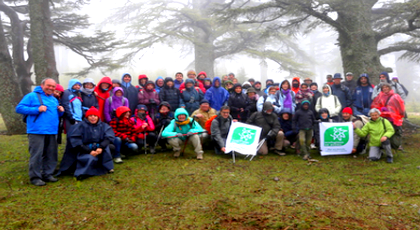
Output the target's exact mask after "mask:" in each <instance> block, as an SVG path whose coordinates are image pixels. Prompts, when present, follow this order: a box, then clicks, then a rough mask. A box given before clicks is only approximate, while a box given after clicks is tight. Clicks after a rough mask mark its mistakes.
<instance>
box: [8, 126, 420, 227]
mask: <svg viewBox="0 0 420 230" xmlns="http://www.w3.org/2000/svg"><path fill="white" fill-rule="evenodd" d="M416 121H417V120H416ZM0 139H1V141H0V216H1V218H0V229H29V228H31V229H32V228H33V229H285V228H288V229H419V228H420V180H419V175H420V169H418V168H417V166H420V158H419V156H418V149H419V148H420V135H419V134H413V135H412V136H410V137H406V138H405V140H404V142H405V144H404V145H405V149H406V152H404V153H398V154H397V155H396V156H395V159H394V161H395V163H394V164H387V163H385V160H384V159H382V160H381V161H379V162H369V161H366V159H365V158H366V155H365V156H363V157H362V156H359V157H358V158H353V157H351V156H333V157H321V156H319V155H318V154H313V156H314V158H315V159H317V160H319V162H316V163H312V164H308V162H306V161H303V160H302V159H300V158H298V157H297V156H296V155H294V154H292V152H291V151H288V153H290V154H288V155H287V156H285V157H280V156H277V155H274V154H269V155H268V156H264V157H256V159H254V160H253V161H251V162H250V161H248V160H244V159H243V157H242V156H239V157H237V162H236V164H232V161H231V158H230V157H228V156H219V155H214V154H213V153H212V151H208V152H207V153H206V154H205V155H204V160H203V161H197V160H196V159H195V157H194V155H193V153H192V151H191V150H190V149H188V150H187V152H186V154H185V156H184V157H181V158H180V159H174V158H173V157H172V154H171V153H170V152H166V153H158V154H156V155H143V154H142V155H137V156H133V157H130V158H129V159H127V160H125V162H124V164H121V165H116V166H115V173H114V174H108V175H104V176H98V177H92V178H88V179H86V180H83V181H76V180H75V179H74V178H72V177H62V178H60V181H59V182H57V183H50V184H48V185H47V186H44V187H35V186H33V185H30V184H29V180H28V176H27V169H28V165H27V164H28V155H29V154H28V150H27V139H26V136H0ZM63 147H64V146H60V152H61V153H62V152H63ZM60 159H61V156H60ZM277 178H278V180H277Z"/></svg>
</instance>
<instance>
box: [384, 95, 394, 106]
mask: <svg viewBox="0 0 420 230" xmlns="http://www.w3.org/2000/svg"><path fill="white" fill-rule="evenodd" d="M391 97H392V95H391V96H389V97H388V99H386V102H385V105H384V107H386V106H387V105H388V102H389V100H390V99H391Z"/></svg>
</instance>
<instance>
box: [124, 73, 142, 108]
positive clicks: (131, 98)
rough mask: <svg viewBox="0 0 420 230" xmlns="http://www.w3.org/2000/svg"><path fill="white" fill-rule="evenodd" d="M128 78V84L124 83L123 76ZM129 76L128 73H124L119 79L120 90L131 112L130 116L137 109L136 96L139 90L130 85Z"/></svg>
mask: <svg viewBox="0 0 420 230" xmlns="http://www.w3.org/2000/svg"><path fill="white" fill-rule="evenodd" d="M126 75H128V76H130V82H124V76H126ZM131 79H132V78H131V75H130V74H129V73H124V74H123V75H122V77H121V88H123V90H124V97H126V98H127V99H128V107H129V108H130V110H131V114H134V112H135V111H136V108H137V95H138V93H139V89H137V88H136V87H135V86H134V85H132V84H131Z"/></svg>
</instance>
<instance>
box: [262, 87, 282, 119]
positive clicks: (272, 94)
mask: <svg viewBox="0 0 420 230" xmlns="http://www.w3.org/2000/svg"><path fill="white" fill-rule="evenodd" d="M276 92H277V86H270V88H268V95H264V96H263V97H260V98H259V99H258V101H257V111H258V112H261V111H262V110H263V104H264V102H266V101H269V102H271V104H272V105H273V107H274V112H275V113H276V114H280V104H279V99H278V97H277V95H276Z"/></svg>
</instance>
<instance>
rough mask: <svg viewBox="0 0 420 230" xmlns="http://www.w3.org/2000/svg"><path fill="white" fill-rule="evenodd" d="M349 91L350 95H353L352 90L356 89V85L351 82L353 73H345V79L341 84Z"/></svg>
mask: <svg viewBox="0 0 420 230" xmlns="http://www.w3.org/2000/svg"><path fill="white" fill-rule="evenodd" d="M342 84H343V85H345V86H346V87H347V88H349V90H350V94H351V95H353V93H354V90H355V89H356V87H357V83H356V82H355V81H354V80H353V73H352V72H348V73H346V79H345V80H344V81H343V82H342Z"/></svg>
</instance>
